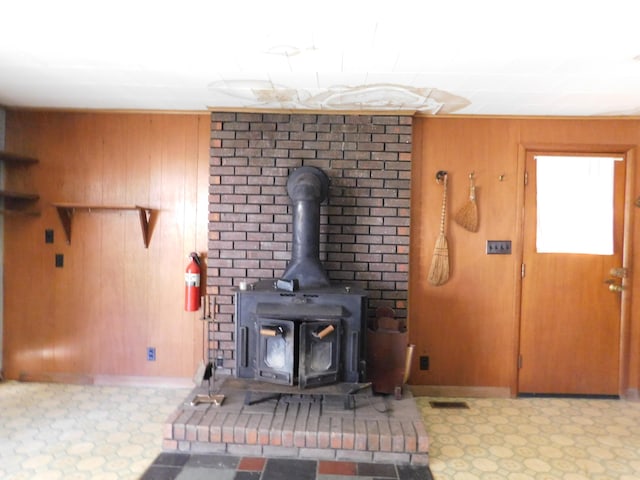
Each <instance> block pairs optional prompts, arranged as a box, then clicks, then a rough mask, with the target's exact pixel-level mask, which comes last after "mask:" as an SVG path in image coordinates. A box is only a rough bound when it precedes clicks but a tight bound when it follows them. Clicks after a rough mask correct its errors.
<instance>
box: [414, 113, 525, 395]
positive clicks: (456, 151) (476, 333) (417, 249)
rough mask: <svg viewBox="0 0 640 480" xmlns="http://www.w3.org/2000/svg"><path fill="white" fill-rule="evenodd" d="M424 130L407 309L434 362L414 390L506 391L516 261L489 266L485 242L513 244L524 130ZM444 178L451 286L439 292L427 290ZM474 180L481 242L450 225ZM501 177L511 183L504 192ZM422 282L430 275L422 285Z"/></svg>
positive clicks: (501, 259) (437, 126)
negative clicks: (438, 178) (445, 174)
mask: <svg viewBox="0 0 640 480" xmlns="http://www.w3.org/2000/svg"><path fill="white" fill-rule="evenodd" d="M420 124H421V128H422V129H424V128H426V130H427V131H426V132H423V135H422V136H423V140H422V142H423V143H422V144H421V146H420V147H418V148H421V151H416V154H417V155H418V156H420V158H419V159H417V163H419V164H420V165H421V166H420V167H419V168H420V170H419V172H417V171H416V170H415V166H414V170H413V172H412V174H413V175H414V177H415V176H416V173H417V176H418V177H420V179H421V180H420V185H418V187H419V188H416V184H415V183H414V184H413V186H412V195H413V201H412V244H411V267H410V271H411V272H412V273H411V290H410V295H411V301H410V309H411V311H412V312H414V311H419V312H420V319H421V325H420V326H418V328H417V329H416V328H415V327H416V325H415V322H414V323H412V328H411V342H412V343H416V344H417V345H418V351H421V352H423V353H422V354H424V355H428V356H429V357H430V369H429V371H421V370H419V364H416V365H414V371H413V374H412V383H427V384H430V385H468V386H503V385H505V384H508V382H509V379H510V376H511V375H512V372H513V370H514V368H513V366H512V365H511V363H513V362H512V356H513V353H512V352H513V341H514V340H513V329H514V325H513V321H512V316H513V292H514V285H515V283H514V282H515V279H514V267H513V256H506V255H505V256H487V255H486V254H485V248H486V240H488V239H492V240H512V241H513V239H514V234H515V228H514V223H515V220H514V218H515V212H516V209H515V207H514V203H513V197H514V192H515V187H516V183H515V182H516V179H515V174H514V172H515V170H516V168H515V165H516V163H515V158H514V157H513V155H509V152H510V151H513V148H510V146H513V145H515V143H516V139H517V129H514V128H513V127H510V126H509V123H508V121H503V120H495V119H491V120H486V119H485V120H484V121H466V122H465V121H459V120H426V121H424V120H423V121H422V122H420ZM414 144H415V143H414ZM414 163H415V162H414ZM439 169H446V170H448V171H449V172H450V175H449V185H450V187H451V188H450V189H449V198H448V205H449V208H448V214H447V223H448V228H447V239H448V241H449V256H450V265H451V278H450V280H449V281H448V282H447V283H446V284H445V285H443V286H439V287H433V286H431V285H429V284H428V283H427V282H426V271H428V268H429V265H430V261H431V255H432V252H433V246H434V242H435V236H436V234H437V227H438V222H437V218H436V217H437V215H438V214H439V208H438V206H439V205H440V195H441V192H440V191H439V189H438V188H437V185H436V183H435V181H434V179H433V177H434V175H435V172H436V171H437V170H439ZM471 171H474V172H475V178H476V187H477V190H476V191H477V200H478V206H479V214H480V228H479V231H478V232H476V233H473V232H468V231H466V230H464V229H463V228H462V227H460V226H459V225H458V224H456V223H455V222H454V221H453V216H454V214H455V212H456V211H457V210H458V209H459V208H460V207H461V206H462V205H463V204H464V203H465V202H466V201H467V199H468V193H469V190H468V174H469V173H470V172H471ZM500 175H504V177H503V181H502V182H500V181H499V179H498V178H499V176H500ZM507 180H508V181H507ZM414 182H415V178H414ZM434 193H435V194H434ZM418 203H419V204H420V205H419V206H418V210H415V208H416V206H417V204H418ZM429 207H431V208H429ZM426 210H429V211H428V212H426ZM419 223H423V225H418V224H419ZM416 225H418V227H417V228H416ZM416 258H417V259H419V260H418V262H419V264H418V266H416ZM416 267H417V268H416ZM417 272H423V274H422V275H423V278H422V279H420V278H418V277H417ZM416 288H417V290H416ZM415 317H416V315H415V314H412V316H411V318H415ZM505 325H507V326H508V328H505ZM418 357H419V355H418ZM417 361H419V358H418V359H417Z"/></svg>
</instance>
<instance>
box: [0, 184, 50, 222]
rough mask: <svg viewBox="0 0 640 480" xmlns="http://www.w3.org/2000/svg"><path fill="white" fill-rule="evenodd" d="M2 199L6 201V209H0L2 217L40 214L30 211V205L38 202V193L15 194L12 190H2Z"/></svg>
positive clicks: (0, 191) (0, 194)
mask: <svg viewBox="0 0 640 480" xmlns="http://www.w3.org/2000/svg"><path fill="white" fill-rule="evenodd" d="M0 198H3V199H4V201H5V202H4V208H3V209H0V213H2V215H16V216H24V215H27V216H37V215H40V212H39V211H37V210H30V209H29V208H28V205H30V204H31V203H32V202H35V201H37V200H38V199H39V198H40V195H38V194H36V193H26V192H13V191H10V190H0Z"/></svg>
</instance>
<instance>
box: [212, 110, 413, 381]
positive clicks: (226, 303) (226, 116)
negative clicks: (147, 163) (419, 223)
mask: <svg viewBox="0 0 640 480" xmlns="http://www.w3.org/2000/svg"><path fill="white" fill-rule="evenodd" d="M411 130H412V118H411V117H410V116H397V115H315V114H295V115H290V114H271V113H212V115H211V159H210V192H209V193H210V203H209V251H208V259H207V290H208V293H210V294H211V295H213V296H214V297H215V299H216V303H217V305H218V307H217V308H218V313H217V315H216V322H215V323H214V325H213V331H212V332H211V333H210V339H211V342H210V346H211V348H212V349H215V350H217V351H218V352H217V356H219V357H223V358H224V370H225V371H226V372H229V373H230V372H232V371H233V369H234V367H235V358H234V338H233V330H234V324H233V313H234V305H233V288H234V287H235V286H237V285H238V283H239V282H240V281H242V280H246V281H255V280H264V279H276V278H278V277H279V276H280V275H281V274H282V273H283V271H284V269H285V267H286V265H287V263H288V260H289V258H290V249H291V206H290V199H289V196H288V195H287V192H286V182H287V177H288V175H289V173H291V172H292V171H293V170H294V169H296V168H297V167H300V166H315V167H318V168H321V169H322V170H323V171H325V173H327V175H328V176H329V177H330V179H331V186H330V190H329V199H328V201H327V202H325V204H323V205H322V207H321V226H320V230H321V233H320V259H321V261H322V263H323V265H324V267H325V269H326V270H327V273H328V275H329V278H330V279H331V281H332V282H334V283H345V284H350V285H354V286H357V287H360V288H363V289H365V290H367V291H368V293H369V309H370V314H372V313H373V311H375V308H376V307H378V306H381V305H385V306H390V307H392V308H394V309H395V311H396V313H397V315H398V316H399V317H406V307H407V283H408V264H409V202H410V200H409V193H410V174H411V169H410V167H411V163H410V160H411ZM210 355H211V357H214V356H216V354H215V352H213V351H211V352H210Z"/></svg>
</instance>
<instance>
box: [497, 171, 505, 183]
mask: <svg viewBox="0 0 640 480" xmlns="http://www.w3.org/2000/svg"><path fill="white" fill-rule="evenodd" d="M498 181H499V182H503V181H504V173H502V174H500V175H498Z"/></svg>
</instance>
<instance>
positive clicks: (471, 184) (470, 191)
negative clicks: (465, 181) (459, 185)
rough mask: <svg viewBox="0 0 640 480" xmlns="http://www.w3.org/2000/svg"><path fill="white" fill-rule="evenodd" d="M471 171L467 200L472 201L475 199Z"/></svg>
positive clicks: (474, 187)
mask: <svg viewBox="0 0 640 480" xmlns="http://www.w3.org/2000/svg"><path fill="white" fill-rule="evenodd" d="M473 176H474V175H473V172H471V173H470V174H469V200H471V201H472V202H473V201H474V200H475V199H476V185H475V183H473Z"/></svg>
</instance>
